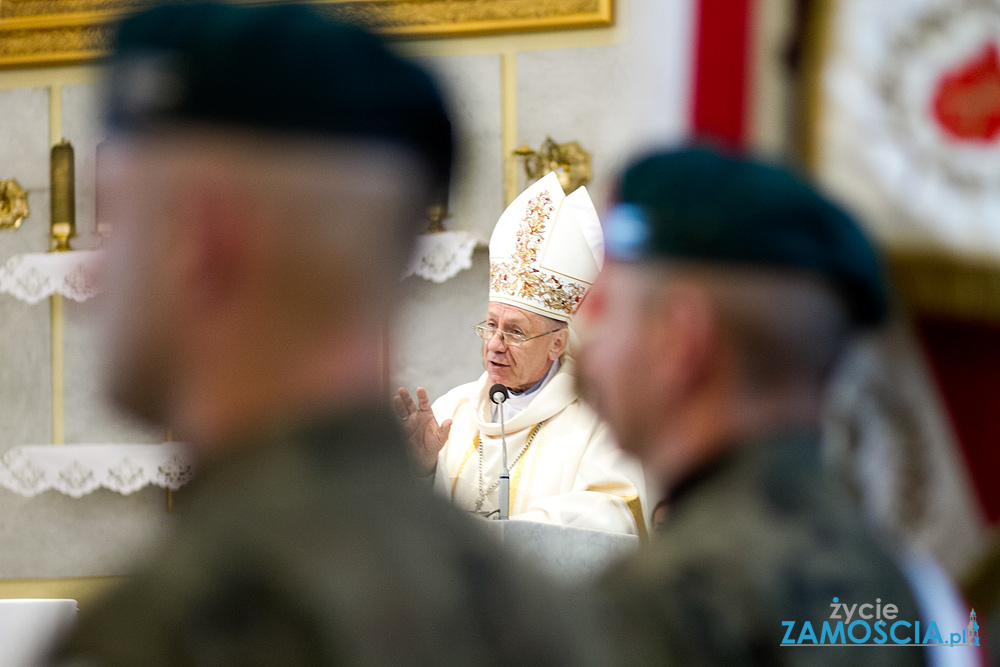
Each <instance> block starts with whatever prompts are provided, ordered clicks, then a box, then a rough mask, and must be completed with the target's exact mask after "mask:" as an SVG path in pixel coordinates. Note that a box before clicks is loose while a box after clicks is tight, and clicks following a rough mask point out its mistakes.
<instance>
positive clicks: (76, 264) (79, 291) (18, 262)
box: [0, 250, 100, 304]
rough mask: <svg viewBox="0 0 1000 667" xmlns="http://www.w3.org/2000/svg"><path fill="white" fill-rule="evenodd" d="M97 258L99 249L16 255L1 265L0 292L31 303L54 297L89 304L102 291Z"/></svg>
mask: <svg viewBox="0 0 1000 667" xmlns="http://www.w3.org/2000/svg"><path fill="white" fill-rule="evenodd" d="M98 257H100V253H99V251H96V250H78V251H72V252H31V253H25V254H23V255H14V256H13V257H11V258H10V259H9V260H7V263H6V264H4V265H3V266H0V292H7V293H8V294H10V295H11V296H13V297H15V298H17V299H20V300H21V301H25V302H27V303H31V304H34V303H38V302H39V301H41V300H42V299H45V298H47V297H50V296H52V295H53V294H61V295H62V296H64V297H66V298H69V299H73V300H74V301H81V302H82V301H86V300H87V299H90V298H93V297H94V296H96V295H97V293H98V292H99V291H100V289H99V288H98V285H97V269H96V264H97V259H98Z"/></svg>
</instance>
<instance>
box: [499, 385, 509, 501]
mask: <svg viewBox="0 0 1000 667" xmlns="http://www.w3.org/2000/svg"><path fill="white" fill-rule="evenodd" d="M498 405H499V407H500V445H501V449H500V460H501V465H500V488H499V490H498V492H499V495H500V520H501V521H506V520H507V519H509V518H510V471H509V470H507V434H506V433H504V426H503V401H501V402H500V403H498Z"/></svg>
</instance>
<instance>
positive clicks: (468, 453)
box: [451, 431, 479, 500]
mask: <svg viewBox="0 0 1000 667" xmlns="http://www.w3.org/2000/svg"><path fill="white" fill-rule="evenodd" d="M477 449H479V431H476V437H475V438H473V439H472V444H471V445H469V449H467V450H466V452H465V456H463V457H462V462H461V463H459V464H458V470H457V471H456V472H455V476H454V477H452V478H451V499H452V500H455V489H457V488H458V480H460V479H461V478H462V471H463V470H464V469H465V464H466V463H468V462H469V457H471V456H472V452H474V451H476V450H477Z"/></svg>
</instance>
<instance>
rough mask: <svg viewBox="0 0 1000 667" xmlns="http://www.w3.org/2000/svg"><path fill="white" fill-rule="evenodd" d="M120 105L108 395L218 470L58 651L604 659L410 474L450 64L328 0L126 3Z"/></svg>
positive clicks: (212, 656) (111, 189) (110, 205)
mask: <svg viewBox="0 0 1000 667" xmlns="http://www.w3.org/2000/svg"><path fill="white" fill-rule="evenodd" d="M108 102H109V109H108V114H109V115H108V120H109V125H110V132H111V135H112V139H111V143H112V148H111V149H110V150H109V155H108V158H107V172H105V173H103V174H102V179H104V180H103V181H102V187H103V186H105V185H106V186H107V187H106V189H103V190H102V192H101V193H100V196H101V197H102V198H103V199H104V202H103V205H102V211H107V212H108V216H109V220H108V221H110V222H111V224H112V230H113V231H112V234H113V238H112V246H113V247H112V249H111V258H110V265H111V269H110V277H111V278H112V283H111V285H110V291H111V292H112V294H111V299H112V306H113V307H112V313H111V322H110V327H109V332H110V338H109V348H110V366H109V375H110V378H109V379H110V384H111V387H112V391H113V393H114V395H115V396H116V397H117V399H118V400H119V401H120V402H121V403H122V404H124V405H125V406H127V407H129V408H130V409H131V410H132V411H134V412H136V413H138V414H140V415H142V416H144V417H146V418H148V419H150V420H153V421H154V422H157V423H161V424H171V425H173V426H174V427H176V428H177V429H178V430H179V431H180V432H182V433H184V434H185V435H186V436H187V437H188V438H190V440H191V443H192V446H193V448H194V452H195V454H196V456H197V458H198V460H199V463H200V473H199V477H198V479H197V480H196V481H195V482H194V483H193V484H192V485H191V486H190V487H189V488H185V489H184V491H183V492H182V493H181V496H182V500H181V508H180V512H179V514H178V517H177V526H176V532H175V533H174V534H173V535H172V536H171V537H170V538H169V539H168V540H167V541H166V543H165V544H164V545H163V546H162V547H161V548H160V549H159V550H158V551H157V555H156V557H155V558H154V559H153V560H152V562H150V563H148V564H147V565H146V566H145V567H143V568H142V569H140V570H139V572H138V573H137V574H136V575H135V576H133V577H131V578H130V579H129V580H128V582H127V583H126V584H125V585H124V586H123V587H122V588H121V589H119V590H117V591H115V592H114V593H112V594H111V595H110V596H109V597H108V598H106V599H105V600H103V601H102V602H100V603H98V604H96V605H95V606H94V607H92V608H87V607H85V608H84V609H83V610H82V614H81V618H80V624H79V627H78V629H77V631H76V632H75V634H74V635H73V636H72V637H71V638H70V639H69V640H68V642H67V643H66V644H65V645H64V646H63V647H62V649H61V651H60V652H59V654H58V658H57V661H58V663H59V664H72V665H83V664H86V665H144V666H147V667H148V666H155V665H212V666H213V667H218V666H220V665H431V664H435V665H436V664H451V665H477V664H545V665H556V664H560V665H563V664H565V665H575V664H578V663H579V661H584V662H586V663H588V664H593V663H591V662H590V661H591V660H597V661H598V664H600V663H599V661H600V658H599V657H598V658H592V657H590V656H589V655H588V652H590V651H591V650H596V649H595V648H594V646H593V645H590V646H588V644H587V637H586V636H580V635H577V634H576V633H575V632H574V633H573V635H572V636H571V635H570V630H568V629H567V628H568V627H570V626H571V625H573V624H576V623H582V624H583V625H581V626H580V627H581V628H586V627H587V626H586V622H585V620H584V619H582V618H581V616H579V615H577V614H576V611H575V610H571V609H567V608H564V607H563V606H562V605H561V603H560V602H559V600H560V599H561V598H560V597H559V596H555V595H553V594H552V593H551V591H550V590H549V589H548V588H547V587H546V586H545V585H542V584H540V583H539V582H537V581H535V580H534V579H532V578H531V576H530V575H529V574H527V573H523V572H520V571H517V572H515V571H514V568H515V567H516V565H515V564H513V563H510V562H508V560H509V559H506V558H504V557H502V556H501V555H500V554H498V553H496V551H497V550H496V547H495V546H494V545H492V544H490V543H488V542H487V541H486V540H485V539H484V538H483V536H482V535H480V534H479V533H478V531H477V529H476V527H475V525H474V523H473V522H472V521H471V520H470V519H469V518H468V517H467V516H465V515H463V514H462V513H460V512H457V511H456V510H455V509H454V508H452V507H451V506H449V504H448V503H447V502H445V501H443V500H439V499H437V498H435V497H434V496H433V495H432V494H431V493H429V491H428V490H427V489H426V488H424V486H423V485H422V484H421V483H420V482H419V481H418V480H416V479H415V478H414V477H413V476H412V474H411V473H410V464H409V461H408V458H407V454H406V445H405V438H404V436H403V434H402V432H401V431H400V430H399V427H398V425H397V424H396V420H395V418H394V417H393V416H392V414H391V411H390V410H389V406H388V405H387V404H386V402H385V395H384V389H383V387H382V386H381V385H380V382H379V377H380V374H379V367H380V355H381V349H380V348H381V342H380V341H382V340H383V337H382V336H381V335H380V332H383V331H384V330H385V328H386V326H387V321H388V318H389V316H390V311H391V310H392V308H391V306H392V302H393V297H394V296H395V294H396V293H397V292H398V274H397V271H396V269H395V267H398V266H400V264H401V263H402V261H403V260H404V259H405V257H406V254H407V253H408V251H409V246H410V244H411V242H412V235H413V233H414V232H415V231H416V230H417V229H418V228H419V223H420V219H421V217H422V212H423V211H424V210H426V206H427V204H428V203H429V201H430V200H431V199H432V196H434V195H436V194H439V193H440V191H441V189H442V188H443V187H444V186H445V185H446V182H447V179H448V175H449V170H450V163H451V152H452V144H451V130H450V123H449V121H448V118H447V116H446V115H445V112H444V109H443V106H442V103H441V100H440V98H439V96H438V93H437V91H436V89H435V87H434V85H433V84H432V82H431V81H430V80H429V78H428V77H427V76H426V75H425V74H424V73H423V72H422V71H421V70H419V69H417V68H416V67H414V66H413V65H410V64H407V63H406V62H404V61H402V60H400V59H399V58H397V57H396V56H394V55H392V54H391V53H390V52H389V51H388V50H387V49H386V48H385V47H384V46H383V45H382V44H381V43H380V42H379V41H378V40H376V39H375V38H374V37H372V36H370V35H368V34H367V33H365V32H362V31H361V30H358V29H356V28H351V27H347V26H345V25H340V24H338V23H335V22H333V21H331V20H328V19H326V18H323V17H322V16H321V15H319V14H318V13H316V12H314V11H313V10H311V9H309V8H308V7H303V6H292V5H278V6H266V7H256V8H240V7H236V6H233V5H224V4H218V5H210V4H209V5H206V4H186V5H176V6H166V7H160V8H157V9H153V10H151V11H148V12H146V13H142V14H139V15H138V16H135V17H133V18H129V19H126V20H125V22H124V23H123V25H122V27H121V29H120V33H119V36H118V43H117V49H116V52H115V55H114V57H113V59H112V61H111V64H110V80H109V101H108ZM598 655H599V653H598Z"/></svg>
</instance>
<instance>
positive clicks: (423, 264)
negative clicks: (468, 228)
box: [403, 232, 476, 283]
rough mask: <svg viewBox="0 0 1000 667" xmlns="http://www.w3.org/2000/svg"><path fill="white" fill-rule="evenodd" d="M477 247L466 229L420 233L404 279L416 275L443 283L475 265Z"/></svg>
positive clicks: (473, 238)
mask: <svg viewBox="0 0 1000 667" xmlns="http://www.w3.org/2000/svg"><path fill="white" fill-rule="evenodd" d="M475 249H476V239H475V237H473V236H472V235H471V234H469V233H467V232H435V233H432V234H421V235H420V236H418V237H417V243H416V247H415V248H414V251H413V256H412V257H411V258H410V265H409V267H407V270H406V273H404V274H403V278H406V277H408V276H413V275H416V276H420V277H421V278H424V279H425V280H430V281H433V282H435V283H443V282H444V281H446V280H448V279H449V278H453V277H454V276H455V275H457V274H458V272H459V271H462V270H464V269H469V268H472V252H473V251H474V250H475Z"/></svg>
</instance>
